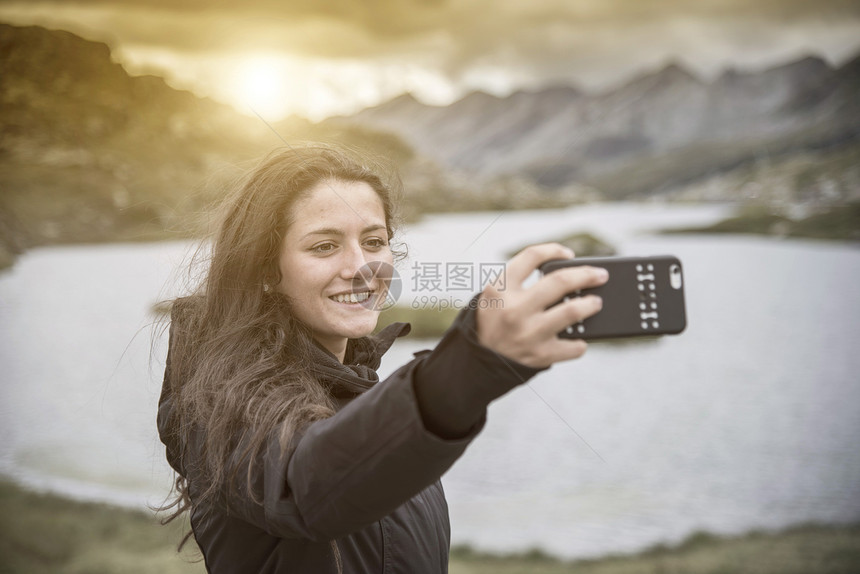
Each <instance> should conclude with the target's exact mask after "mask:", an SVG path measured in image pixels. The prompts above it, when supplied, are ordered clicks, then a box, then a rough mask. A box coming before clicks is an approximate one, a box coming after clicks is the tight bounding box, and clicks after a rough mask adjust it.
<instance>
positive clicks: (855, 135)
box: [341, 55, 860, 197]
mask: <svg viewBox="0 0 860 574" xmlns="http://www.w3.org/2000/svg"><path fill="white" fill-rule="evenodd" d="M341 121H344V122H347V123H351V124H355V125H366V126H369V125H373V126H375V127H376V128H377V129H379V128H382V129H387V130H391V131H393V132H394V133H396V134H398V135H399V136H400V137H402V138H403V139H404V140H405V141H407V142H408V143H410V144H411V145H412V146H413V147H415V149H416V150H417V151H418V153H421V154H424V155H427V156H428V157H431V158H433V159H435V160H437V161H439V162H440V163H441V164H442V165H443V166H445V167H447V168H450V169H455V170H460V171H463V172H466V173H472V174H476V175H481V176H495V177H498V176H500V175H506V174H511V173H516V174H519V175H521V176H525V177H527V178H528V179H531V180H533V181H535V182H537V183H539V184H541V185H543V186H545V187H549V188H557V187H560V186H563V185H567V184H570V183H571V182H579V183H583V184H587V185H590V186H594V187H596V188H598V189H600V190H601V191H602V192H604V193H605V194H606V195H608V196H609V197H630V196H636V195H641V194H653V193H656V192H660V191H662V190H665V189H669V188H672V187H673V186H677V185H679V184H683V183H685V182H687V181H690V180H693V179H696V178H700V177H703V176H706V175H710V174H713V173H718V172H721V171H727V170H730V169H733V168H735V167H737V166H738V165H741V164H744V163H746V162H749V161H753V160H755V158H757V157H760V156H762V155H771V156H774V157H776V156H782V155H785V154H791V153H797V152H804V151H806V150H808V149H820V148H826V147H829V146H836V147H839V146H844V145H847V144H849V143H850V142H856V141H858V140H860V55H858V56H857V57H855V58H853V59H852V60H850V61H848V62H846V63H845V64H843V65H842V66H840V67H838V68H832V67H831V66H829V65H828V64H827V63H826V62H825V61H824V60H822V59H820V58H816V57H807V58H803V59H800V60H798V61H796V62H791V63H788V64H785V65H782V66H777V67H774V68H771V69H768V70H764V71H761V72H739V71H736V70H727V71H726V72H724V73H723V74H722V75H720V76H719V77H718V78H716V79H715V80H713V81H711V82H707V81H704V80H702V79H701V78H699V77H697V76H696V75H695V74H693V73H691V72H690V71H688V70H686V69H685V68H683V67H682V66H680V65H678V64H669V65H667V66H666V67H664V68H662V69H660V70H658V71H656V72H652V73H645V74H642V75H640V76H638V77H636V78H633V79H632V80H630V81H629V82H627V83H625V84H623V85H621V86H619V87H617V88H615V89H611V90H608V91H605V92H602V93H596V94H586V93H583V92H580V91H578V90H575V89H573V88H558V87H553V88H550V89H546V90H539V91H535V92H515V93H513V94H511V95H510V96H507V97H496V96H492V95H489V94H484V93H480V92H475V93H471V94H469V95H467V96H466V97H464V98H463V99H461V100H459V101H456V102H454V103H452V104H450V105H448V106H429V105H425V104H422V103H420V102H419V101H418V100H416V99H415V98H413V97H411V96H409V95H405V96H400V97H399V98H396V99H394V100H392V101H390V102H387V103H384V104H382V105H380V106H376V107H373V108H369V109H366V110H363V111H362V112H359V113H358V114H355V115H353V116H350V117H348V118H341ZM634 169H635V170H636V171H637V172H638V173H639V174H640V177H639V178H638V182H633V181H631V180H630V178H629V177H628V175H629V173H630V172H631V171H633V170H634Z"/></svg>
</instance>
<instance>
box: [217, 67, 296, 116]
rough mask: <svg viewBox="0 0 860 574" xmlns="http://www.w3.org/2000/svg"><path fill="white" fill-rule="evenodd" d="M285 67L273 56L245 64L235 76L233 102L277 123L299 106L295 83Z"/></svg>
mask: <svg viewBox="0 0 860 574" xmlns="http://www.w3.org/2000/svg"><path fill="white" fill-rule="evenodd" d="M296 81H297V79H296V78H295V77H291V75H290V73H289V70H288V68H287V66H286V64H285V63H284V62H283V61H281V60H279V59H277V58H275V57H270V56H257V57H252V58H249V59H247V60H244V61H243V62H242V63H240V64H239V66H238V68H237V71H236V73H235V74H234V82H233V86H232V92H233V99H234V100H235V102H236V105H237V107H239V108H240V109H246V110H249V111H251V112H256V113H258V114H260V115H261V116H263V117H264V118H266V119H271V120H278V119H281V118H283V117H285V116H286V115H288V114H289V113H290V112H291V111H292V110H293V108H294V107H295V105H296V103H297V102H296V101H295V99H296V95H297V94H296V89H295V82H296Z"/></svg>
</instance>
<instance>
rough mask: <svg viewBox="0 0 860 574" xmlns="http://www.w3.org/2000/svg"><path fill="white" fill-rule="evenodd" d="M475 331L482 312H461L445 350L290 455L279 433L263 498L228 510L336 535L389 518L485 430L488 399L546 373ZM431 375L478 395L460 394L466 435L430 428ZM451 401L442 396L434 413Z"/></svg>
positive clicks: (259, 480) (319, 424)
mask: <svg viewBox="0 0 860 574" xmlns="http://www.w3.org/2000/svg"><path fill="white" fill-rule="evenodd" d="M470 322H471V323H470ZM470 324H471V329H472V330H471V332H470ZM473 327H474V311H473V310H471V309H465V310H463V311H461V313H460V315H459V316H458V318H457V320H456V321H455V322H454V324H453V325H452V326H451V328H450V329H449V330H448V331H447V332H446V333H445V335H444V336H443V338H442V341H441V342H440V343H439V345H438V346H437V347H436V349H434V350H433V351H432V352H427V353H422V354H419V356H418V357H417V358H415V359H413V360H412V361H410V362H409V363H407V364H406V365H404V366H402V367H401V368H400V369H398V370H397V371H395V372H394V373H393V374H392V375H391V376H390V377H388V378H387V379H385V380H384V381H381V382H379V383H377V384H376V385H375V386H374V387H373V388H372V389H370V390H369V391H367V392H365V393H363V394H362V395H360V396H359V397H357V398H356V399H354V400H353V401H352V402H350V403H349V404H348V405H346V406H345V407H344V408H343V409H341V410H340V411H338V412H337V413H336V414H335V415H334V416H332V417H330V418H328V419H324V420H319V421H316V422H314V423H312V424H311V425H309V426H308V427H307V428H306V429H305V430H304V432H303V433H302V434H301V435H300V436H298V437H296V440H295V441H294V445H295V448H290V449H286V452H284V451H283V450H282V449H281V448H280V446H279V444H278V441H277V439H276V438H275V437H274V436H273V438H272V439H271V440H270V441H269V446H268V449H267V451H266V452H265V453H263V454H262V461H260V463H259V464H255V465H254V466H253V468H254V469H256V472H255V473H254V474H252V475H251V476H250V477H248V478H249V479H250V480H252V481H253V484H252V489H251V490H252V491H254V492H256V493H260V494H261V495H262V496H260V497H259V498H260V499H261V500H259V501H256V502H255V501H254V500H253V499H251V498H250V497H248V496H247V495H239V496H236V495H234V496H230V497H228V499H227V504H226V506H227V508H228V511H229V512H230V513H231V514H233V515H236V516H238V517H241V518H243V519H244V520H246V521H248V522H251V523H252V524H255V525H257V526H258V527H260V528H262V529H263V530H265V531H267V532H268V533H270V534H272V535H275V536H280V537H288V538H293V537H302V538H308V539H311V540H317V541H320V540H331V539H334V538H337V537H339V536H342V535H344V534H348V533H350V532H352V531H354V530H357V529H359V528H361V527H363V526H366V525H368V524H370V523H372V522H375V521H377V520H379V519H381V518H382V517H384V516H386V515H387V514H390V513H391V512H392V511H394V510H395V509H396V508H397V507H398V506H400V505H401V504H403V503H404V502H406V501H407V500H409V499H410V498H412V497H413V496H414V495H416V494H417V493H418V492H420V491H421V490H423V489H425V488H426V487H428V486H429V485H431V484H432V483H433V482H435V481H436V480H438V479H439V477H441V476H442V474H444V473H445V471H447V470H448V468H450V466H451V465H452V464H453V463H454V462H455V461H456V460H457V458H459V457H460V455H462V454H463V452H464V450H465V449H466V447H467V445H468V444H469V443H470V442H471V441H472V439H474V437H475V436H476V435H477V434H478V433H479V432H480V430H481V429H482V428H483V424H484V421H485V416H486V411H485V409H486V406H487V404H488V403H489V401H490V400H492V398H494V396H499V395H501V394H503V393H504V392H506V391H507V390H508V389H510V388H513V387H514V386H516V385H517V384H519V383H522V382H524V381H525V380H527V379H528V377H530V376H532V375H533V374H534V373H536V372H538V370H539V369H530V368H529V367H525V366H522V365H519V366H518V367H519V370H518V369H511V368H510V364H507V363H506V362H505V360H504V359H503V358H502V357H500V356H498V355H496V354H495V353H492V352H491V351H489V350H488V349H485V348H483V347H481V348H480V349H479V348H476V345H477V342H476V341H475V339H474V336H473V331H474V330H473ZM478 347H480V346H479V345H478ZM425 364H426V365H427V366H428V367H430V368H428V369H426V372H425V371H424V370H423V365H425ZM419 372H420V374H419ZM425 375H426V377H425V379H426V380H424V381H423V382H422V384H426V385H432V384H434V383H438V384H443V382H444V384H446V385H451V384H454V385H457V386H459V387H463V388H466V389H473V390H474V392H475V395H476V396H477V398H475V397H474V396H472V395H470V394H469V393H468V392H466V393H465V394H463V393H462V392H461V393H459V394H455V395H454V397H455V400H458V401H459V400H462V397H468V399H469V401H470V405H471V406H470V409H467V412H468V413H469V414H468V415H467V416H471V417H472V418H474V419H475V420H474V421H473V424H472V425H471V427H470V428H469V429H467V432H466V433H465V434H463V433H460V436H458V437H457V438H452V439H445V438H442V437H440V436H439V435H438V434H436V433H435V432H432V431H431V430H429V429H428V428H427V426H426V424H425V420H424V418H423V415H422V406H420V405H419V399H418V396H417V395H416V392H415V388H416V380H417V379H416V377H418V378H420V377H422V376H425ZM443 379H444V381H443ZM488 388H492V389H495V391H494V393H489V394H488V393H487V391H486V389H488ZM491 395H492V396H491ZM437 399H438V397H437ZM474 405H480V406H479V409H478V410H475V408H474ZM444 406H445V405H444V401H442V402H439V401H438V400H437V404H435V405H434V409H435V410H434V412H436V413H439V412H443V411H440V407H441V408H442V409H443V410H444ZM449 406H450V407H451V408H452V409H453V410H457V405H453V404H451V405H449ZM460 420H462V417H460ZM246 490H247V489H245V488H238V489H236V491H237V492H239V493H243V492H246Z"/></svg>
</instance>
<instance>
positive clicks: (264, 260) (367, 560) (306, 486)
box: [158, 145, 607, 574]
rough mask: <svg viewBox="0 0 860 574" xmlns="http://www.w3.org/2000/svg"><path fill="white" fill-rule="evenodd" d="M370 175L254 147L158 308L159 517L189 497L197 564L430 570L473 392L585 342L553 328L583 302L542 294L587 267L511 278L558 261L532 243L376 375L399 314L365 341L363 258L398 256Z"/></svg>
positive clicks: (384, 197) (477, 425)
mask: <svg viewBox="0 0 860 574" xmlns="http://www.w3.org/2000/svg"><path fill="white" fill-rule="evenodd" d="M379 173H380V171H379V170H378V169H376V168H373V169H371V168H370V167H368V161H367V160H366V159H364V158H362V157H361V156H358V155H356V154H355V153H353V152H347V151H346V150H341V149H336V148H333V147H331V146H322V145H308V146H303V147H295V148H292V147H291V148H289V149H286V150H282V151H279V152H276V153H273V154H272V155H270V156H269V157H268V158H266V159H265V160H264V161H263V162H262V163H261V164H260V165H259V166H258V167H257V168H256V169H254V170H253V171H252V172H251V173H250V175H249V176H248V178H247V180H246V181H245V183H244V185H242V186H241V187H240V188H239V189H238V190H237V192H236V193H235V194H234V195H233V196H232V197H231V198H229V200H228V201H227V202H226V204H225V210H224V215H223V218H222V220H221V224H220V227H219V229H218V232H217V234H216V237H215V240H214V244H213V249H212V254H211V261H210V262H209V266H208V270H207V273H206V276H205V278H204V280H203V281H202V283H201V287H200V289H199V291H198V293H197V294H195V295H193V296H189V297H184V298H181V299H178V300H177V301H175V302H174V306H173V312H172V316H171V325H170V345H169V353H168V358H167V366H166V369H165V376H164V385H163V388H162V394H161V398H160V401H159V410H158V429H159V433H160V436H161V439H162V442H164V444H165V446H166V452H167V459H168V461H169V462H170V464H171V466H172V467H173V468H174V470H175V471H176V473H177V479H176V498H175V500H174V501H173V503H172V505H171V507H172V508H175V512H174V514H173V515H172V516H171V518H174V517H176V516H179V515H181V514H182V513H183V512H185V511H186V510H190V514H191V527H192V533H193V535H194V538H195V540H196V541H197V544H198V545H199V547H200V549H201V551H202V553H203V557H204V560H205V563H206V568H207V570H208V571H209V572H213V573H221V572H225V573H226V572H231V573H232V572H242V573H254V572H273V573H274V572H290V573H296V572H299V573H302V572H308V573H314V574H318V573H327V572H356V573H359V572H361V573H363V572H384V573H399V572H402V573H419V574H420V573H425V572H426V573H430V572H433V573H439V572H446V571H447V564H448V551H449V545H450V527H449V523H448V510H447V505H446V503H445V496H444V493H443V491H442V487H441V483H440V482H439V478H440V477H441V475H442V474H443V473H444V472H445V471H446V470H447V469H448V468H449V467H450V466H451V464H453V463H454V461H455V460H456V459H457V458H458V457H459V456H460V455H461V454H462V453H463V452H464V450H465V448H466V446H467V445H468V444H469V443H470V442H471V441H472V440H473V439H474V438H475V436H476V435H477V434H478V433H479V432H480V430H481V428H482V427H483V424H484V420H485V413H486V409H487V406H488V405H489V403H490V402H491V401H492V400H494V399H495V398H497V397H499V396H501V395H503V394H504V393H506V392H507V391H509V390H510V389H512V388H514V387H515V386H517V385H519V384H522V383H524V382H525V381H527V380H528V379H529V378H530V377H532V376H533V375H534V374H536V373H537V372H539V371H540V370H542V369H545V368H547V367H549V366H550V365H551V364H552V363H553V362H556V361H560V360H565V359H572V358H576V357H578V356H580V355H582V353H583V352H585V344H584V343H583V342H582V341H569V340H562V339H559V338H557V337H556V334H557V333H558V332H559V331H560V330H561V329H562V328H563V327H564V326H565V325H569V324H572V323H575V322H577V321H579V320H581V319H583V318H585V317H587V316H589V315H592V314H594V313H596V312H598V311H599V309H600V301H599V299H597V298H595V297H583V298H579V299H576V300H571V301H569V302H567V303H565V304H562V305H557V306H555V307H552V308H551V309H549V310H547V307H549V306H550V305H551V304H552V303H554V302H555V301H558V300H559V299H560V298H561V296H562V295H563V294H564V293H569V292H571V291H575V290H578V289H582V288H586V287H590V286H595V285H599V284H601V283H603V282H605V281H606V279H607V278H606V275H605V273H601V272H600V270H596V269H591V268H588V267H575V268H570V269H568V270H563V271H558V272H556V273H552V274H550V275H548V276H546V277H544V278H541V279H540V280H539V281H537V282H536V283H535V284H534V285H532V286H531V287H529V288H527V289H526V288H523V287H522V283H523V281H524V280H525V279H526V277H527V276H528V275H529V274H530V273H531V272H532V271H533V270H534V269H536V268H537V266H538V265H540V264H541V263H543V262H544V261H546V260H548V259H554V258H566V257H572V256H573V254H572V253H571V252H570V251H569V250H567V249H566V248H564V247H562V246H561V245H558V244H544V245H537V246H532V247H529V248H527V249H525V250H523V251H522V252H521V253H520V254H518V255H517V256H515V257H514V258H513V259H512V260H511V261H510V262H509V263H508V265H507V268H506V286H505V288H504V289H502V288H501V285H500V284H499V285H497V284H489V285H487V286H486V287H485V288H484V290H483V291H482V292H481V293H479V294H476V296H475V297H474V298H473V300H472V303H473V304H472V305H470V306H469V308H466V309H464V310H463V311H462V312H461V313H460V314H459V315H458V317H457V319H456V320H455V321H454V323H453V324H452V326H451V328H450V329H449V330H448V331H447V332H446V334H445V336H444V337H443V338H442V340H441V341H440V342H439V344H438V345H437V346H436V348H435V349H434V350H432V351H429V350H428V351H424V352H420V353H416V355H415V357H414V359H413V360H412V361H410V362H408V363H407V364H405V365H404V366H402V367H401V368H400V369H398V370H397V371H395V372H394V373H393V374H392V375H391V376H390V377H389V378H388V379H386V380H384V381H380V380H379V378H378V376H377V374H376V369H377V368H378V367H379V364H380V361H381V356H382V354H383V353H385V352H386V351H387V350H388V348H389V347H390V346H391V345H392V344H393V342H394V340H395V339H396V338H397V337H399V336H402V335H405V334H407V333H408V331H409V325H408V324H405V323H395V324H393V325H389V326H388V327H386V328H385V329H383V330H382V331H380V332H379V333H377V334H376V335H371V333H372V332H373V330H374V328H375V327H376V322H377V318H378V314H379V306H378V305H375V304H372V303H373V302H374V301H377V300H382V299H384V298H385V296H386V290H387V287H388V286H387V284H386V282H385V281H384V280H383V279H380V277H377V276H374V274H371V275H366V274H365V273H364V272H363V270H365V269H367V268H368V267H371V268H375V267H379V266H386V265H388V266H390V265H391V264H392V263H394V261H395V260H397V259H398V256H399V254H398V253H396V252H394V251H392V248H391V240H392V238H393V237H394V234H395V228H396V226H395V216H394V197H395V194H394V191H393V188H392V183H391V182H387V181H385V180H383V178H382V177H381V176H380V175H379ZM395 181H396V180H395ZM382 277H384V275H382ZM486 298H494V299H498V301H496V302H495V304H493V305H479V304H477V303H480V302H481V300H482V299H486ZM369 302H370V303H369Z"/></svg>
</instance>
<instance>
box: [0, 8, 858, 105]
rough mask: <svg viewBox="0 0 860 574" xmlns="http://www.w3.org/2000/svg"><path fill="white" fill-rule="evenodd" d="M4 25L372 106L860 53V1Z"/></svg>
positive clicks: (84, 12) (40, 12)
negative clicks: (305, 81) (268, 67)
mask: <svg viewBox="0 0 860 574" xmlns="http://www.w3.org/2000/svg"><path fill="white" fill-rule="evenodd" d="M0 19H5V20H9V21H12V22H13V23H40V24H47V25H51V26H53V27H62V28H65V29H69V30H71V31H73V32H76V33H80V34H81V35H83V36H85V37H88V38H91V39H97V40H102V41H107V42H108V43H109V44H111V45H112V46H113V47H114V48H115V50H117V53H119V54H120V55H121V56H122V57H123V58H125V61H127V62H135V63H136V65H137V67H138V68H139V69H140V68H146V67H147V66H149V67H150V68H158V67H159V66H161V67H166V68H168V69H169V70H168V72H167V74H168V75H172V76H174V77H177V78H179V83H180V84H181V83H182V77H185V78H186V80H188V79H189V78H191V77H192V76H195V75H196V78H197V79H196V80H194V81H197V82H198V84H199V85H201V86H202V85H204V84H205V83H207V82H208V83H210V84H212V83H214V82H217V81H218V80H217V74H218V66H219V64H218V62H219V61H223V62H226V61H228V60H230V59H235V58H237V57H241V56H242V55H243V54H244V55H249V54H254V53H269V54H272V53H278V54H282V55H284V57H287V58H291V59H294V60H301V61H302V62H304V64H303V65H304V66H305V69H307V70H308V71H307V72H306V75H307V76H308V77H309V78H316V79H315V80H314V81H318V82H321V83H322V84H327V85H329V86H336V91H337V93H343V92H348V91H349V86H350V85H355V86H356V91H357V92H360V93H362V94H365V95H364V96H362V98H363V99H361V102H362V104H367V103H368V102H371V103H372V101H373V99H374V98H385V97H391V96H393V95H396V94H397V93H399V92H402V91H404V90H411V91H413V92H415V93H416V95H418V96H419V97H424V99H425V100H433V101H435V102H436V103H444V100H446V99H448V100H450V99H453V98H456V97H459V96H460V95H462V94H463V93H464V92H465V91H467V90H472V89H484V90H488V91H492V92H495V93H498V94H504V93H505V92H509V91H511V90H514V89H519V88H536V87H540V86H542V85H546V84H552V83H573V84H578V85H581V86H584V87H586V88H590V89H593V90H600V89H605V88H607V87H609V86H611V85H613V84H616V83H618V82H621V81H623V80H624V79H625V78H627V77H629V76H631V75H632V74H635V73H641V71H642V70H644V69H653V68H655V67H658V66H660V65H663V64H665V63H666V62H668V61H677V62H681V63H684V64H686V65H687V66H688V67H690V68H691V69H693V70H694V71H697V72H699V73H700V74H703V75H705V76H713V75H716V74H717V73H719V71H720V70H722V69H724V68H726V67H729V66H731V67H741V68H744V67H746V68H756V67H764V66H767V65H771V64H774V63H780V62H783V61H787V60H789V59H792V58H795V57H799V56H801V55H805V54H817V55H820V56H823V57H825V58H827V59H829V60H830V61H831V62H832V63H839V62H840V61H841V60H843V59H846V58H848V57H850V56H852V55H853V54H855V53H856V52H857V51H858V50H860V2H856V1H854V0H819V1H816V2H811V1H809V0H709V1H707V2H705V1H692V0H686V1H685V0H599V1H596V0H530V1H523V0H361V1H355V0H290V1H284V0H245V1H243V2H241V3H240V2H235V3H231V2H224V1H223V0H218V1H215V0H113V1H107V0H77V1H76V2H74V3H67V2H61V1H58V0H52V1H41V2H39V1H36V2H21V1H18V2H7V1H2V0H0ZM219 59H220V60H219ZM195 61H197V62H204V61H205V62H207V63H206V67H205V70H204V71H200V70H196V71H194V70H192V68H193V63H194V62H195ZM171 62H172V63H171ZM314 65H315V66H316V67H317V68H324V69H325V72H324V73H323V72H319V73H317V72H314V71H313V69H312V68H313V66H314ZM201 69H202V68H201ZM338 70H340V71H341V73H342V74H343V75H344V77H347V78H349V80H348V81H346V80H344V81H341V78H338V77H337V74H338V73H339V72H338ZM362 76H366V80H365V81H366V83H367V84H370V83H373V84H374V86H373V87H370V86H369V85H363V84H362V83H361V82H362V80H361V78H362ZM207 78H208V79H207ZM356 82H357V83H356ZM185 87H189V86H185ZM332 90H335V88H334V87H333V88H332ZM204 91H205V90H204Z"/></svg>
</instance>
